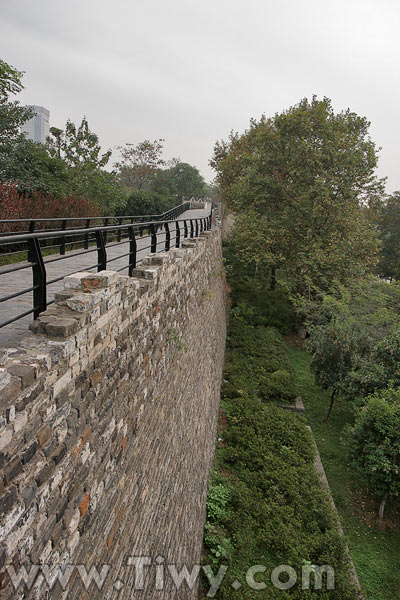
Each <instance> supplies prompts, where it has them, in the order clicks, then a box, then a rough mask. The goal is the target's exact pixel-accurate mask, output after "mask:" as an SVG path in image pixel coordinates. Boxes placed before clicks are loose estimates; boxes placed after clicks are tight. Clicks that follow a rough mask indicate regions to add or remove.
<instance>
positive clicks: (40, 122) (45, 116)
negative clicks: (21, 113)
mask: <svg viewBox="0 0 400 600" xmlns="http://www.w3.org/2000/svg"><path fill="white" fill-rule="evenodd" d="M27 108H32V109H33V110H34V111H35V115H34V116H33V117H32V119H29V121H26V122H25V123H24V124H23V125H22V127H21V132H22V133H25V135H26V137H27V138H28V139H30V140H33V141H34V142H39V143H40V144H44V143H45V142H46V138H47V136H48V135H49V118H50V111H48V110H47V108H44V107H43V106H35V105H31V106H29V107H27Z"/></svg>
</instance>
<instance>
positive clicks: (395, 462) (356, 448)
mask: <svg viewBox="0 0 400 600" xmlns="http://www.w3.org/2000/svg"><path fill="white" fill-rule="evenodd" d="M399 422H400V389H399V388H396V389H394V388H392V387H389V388H387V389H385V390H382V391H380V392H377V393H376V394H374V395H372V396H369V397H368V398H367V400H366V402H365V405H364V406H363V407H362V408H361V409H359V411H358V413H357V416H356V419H355V423H354V426H353V427H348V428H347V439H348V445H349V457H350V460H351V461H352V462H353V464H354V466H355V467H356V469H357V471H358V473H359V474H360V476H361V477H362V479H363V480H364V482H365V483H366V485H367V487H368V488H369V490H370V491H372V492H373V493H374V494H376V495H377V496H378V497H379V499H380V507H379V520H380V521H381V522H382V521H383V517H384V510H385V505H386V502H387V499H388V498H389V497H390V496H398V495H399V493H400V431H399Z"/></svg>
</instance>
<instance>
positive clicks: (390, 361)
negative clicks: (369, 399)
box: [303, 276, 400, 399]
mask: <svg viewBox="0 0 400 600" xmlns="http://www.w3.org/2000/svg"><path fill="white" fill-rule="evenodd" d="M399 307H400V287H399V286H397V285H395V284H388V283H386V282H385V281H382V280H381V279H379V278H377V277H373V276H370V277H368V278H365V279H363V280H359V281H357V280H355V281H353V282H351V283H350V284H349V285H348V286H347V287H346V288H345V287H343V286H341V285H335V286H334V287H333V288H332V290H331V293H330V294H324V295H323V296H322V297H321V299H320V301H319V302H314V303H310V304H308V305H303V310H304V313H305V314H306V325H307V330H308V332H309V338H308V339H307V340H306V348H307V350H308V351H309V352H310V353H311V355H312V361H311V370H312V372H313V373H314V374H315V377H316V382H317V383H318V385H320V386H321V387H322V388H324V389H331V390H332V391H337V392H339V393H341V394H343V395H344V396H346V397H347V398H350V399H354V398H357V397H359V396H364V395H366V394H368V393H371V392H373V391H374V390H376V389H381V388H383V387H386V386H387V385H388V384H389V382H390V381H396V382H398V383H399V384H400V376H399V374H398V372H397V371H398V369H397V364H398V363H397V360H398V359H400V345H399V343H398V341H397V339H398V335H399V331H400V315H399Z"/></svg>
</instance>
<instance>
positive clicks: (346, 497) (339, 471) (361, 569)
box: [289, 347, 400, 600]
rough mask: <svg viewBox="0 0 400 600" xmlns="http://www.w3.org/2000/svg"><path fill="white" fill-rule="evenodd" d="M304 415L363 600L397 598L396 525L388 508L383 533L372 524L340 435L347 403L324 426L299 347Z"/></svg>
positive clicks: (294, 355)
mask: <svg viewBox="0 0 400 600" xmlns="http://www.w3.org/2000/svg"><path fill="white" fill-rule="evenodd" d="M289 358H290V360H291V363H292V366H293V369H294V373H295V377H296V379H297V383H298V387H299V392H300V394H301V396H302V398H303V402H304V406H305V414H306V418H307V421H308V423H309V424H310V426H311V428H312V430H313V433H314V437H315V440H316V442H317V445H318V449H319V452H320V454H321V458H322V462H323V464H324V468H325V471H326V475H327V477H328V481H329V485H330V488H331V491H332V495H333V497H334V500H335V503H336V507H337V509H338V512H339V517H340V521H341V524H342V527H343V530H344V532H345V535H346V537H347V541H348V544H349V548H350V553H351V555H352V557H353V560H354V563H355V566H356V569H357V572H358V576H359V579H360V583H361V586H362V591H363V594H364V596H365V598H366V600H399V598H400V521H399V517H398V516H397V517H396V514H395V510H394V509H395V507H393V506H392V507H390V506H389V507H388V512H387V516H386V521H387V529H386V531H382V530H380V529H379V528H378V526H377V522H376V514H377V503H376V502H375V501H374V500H373V499H371V498H368V496H366V494H365V493H364V492H363V489H362V484H361V482H360V481H359V479H358V477H357V475H356V474H355V473H354V471H353V470H352V469H351V467H350V466H349V465H348V462H347V460H346V452H345V447H344V444H343V441H342V437H341V432H342V429H343V427H344V426H345V425H346V424H347V423H349V422H351V421H352V412H351V409H350V406H349V404H348V403H346V402H344V401H342V402H341V401H340V400H338V401H337V402H336V404H335V406H334V408H333V411H332V414H331V417H330V420H329V421H328V423H324V422H323V417H324V416H325V414H326V412H327V408H328V405H329V394H328V393H327V392H325V391H323V390H321V389H319V388H318V387H317V386H316V385H315V383H314V378H313V376H312V374H311V373H310V369H309V365H310V357H309V355H308V354H307V353H306V352H305V351H304V350H303V349H302V348H299V347H290V348H289Z"/></svg>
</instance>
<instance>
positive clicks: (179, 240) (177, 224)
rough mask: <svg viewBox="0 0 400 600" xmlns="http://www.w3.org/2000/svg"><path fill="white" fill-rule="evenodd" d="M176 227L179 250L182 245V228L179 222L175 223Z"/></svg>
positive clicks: (176, 246)
mask: <svg viewBox="0 0 400 600" xmlns="http://www.w3.org/2000/svg"><path fill="white" fill-rule="evenodd" d="M175 226H176V239H175V248H179V246H180V245H181V228H180V226H179V221H175Z"/></svg>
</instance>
